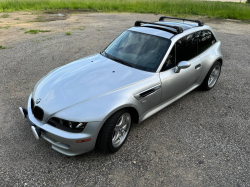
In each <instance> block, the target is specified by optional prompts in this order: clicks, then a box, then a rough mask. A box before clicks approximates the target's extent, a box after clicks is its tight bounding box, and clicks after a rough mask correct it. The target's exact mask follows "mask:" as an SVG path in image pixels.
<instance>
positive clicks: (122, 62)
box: [102, 51, 134, 67]
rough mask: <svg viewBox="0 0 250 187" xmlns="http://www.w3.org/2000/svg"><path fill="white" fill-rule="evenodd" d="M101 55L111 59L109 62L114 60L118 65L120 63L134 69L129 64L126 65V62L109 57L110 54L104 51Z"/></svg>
mask: <svg viewBox="0 0 250 187" xmlns="http://www.w3.org/2000/svg"><path fill="white" fill-rule="evenodd" d="M103 53H104V55H105V56H106V57H107V58H109V59H111V60H114V61H116V62H119V63H121V64H124V65H127V66H130V67H134V66H133V65H131V64H129V63H127V62H125V61H123V60H121V59H118V58H115V57H113V56H111V55H110V54H108V53H106V52H105V51H103V52H102V54H103Z"/></svg>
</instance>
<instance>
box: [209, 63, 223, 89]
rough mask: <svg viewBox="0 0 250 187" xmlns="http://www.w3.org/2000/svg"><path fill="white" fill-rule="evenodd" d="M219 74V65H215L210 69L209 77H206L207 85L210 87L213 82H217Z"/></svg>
mask: <svg viewBox="0 0 250 187" xmlns="http://www.w3.org/2000/svg"><path fill="white" fill-rule="evenodd" d="M219 76H220V66H219V65H217V66H215V67H214V69H213V70H212V71H211V74H210V76H209V79H208V87H210V88H212V87H213V86H214V85H215V83H216V82H217V80H218V78H219Z"/></svg>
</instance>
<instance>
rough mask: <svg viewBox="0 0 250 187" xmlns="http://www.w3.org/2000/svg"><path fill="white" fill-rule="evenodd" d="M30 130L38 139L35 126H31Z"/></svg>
mask: <svg viewBox="0 0 250 187" xmlns="http://www.w3.org/2000/svg"><path fill="white" fill-rule="evenodd" d="M31 131H32V132H33V135H34V136H35V138H36V139H37V140H39V139H40V137H39V135H38V134H37V131H36V127H35V126H31Z"/></svg>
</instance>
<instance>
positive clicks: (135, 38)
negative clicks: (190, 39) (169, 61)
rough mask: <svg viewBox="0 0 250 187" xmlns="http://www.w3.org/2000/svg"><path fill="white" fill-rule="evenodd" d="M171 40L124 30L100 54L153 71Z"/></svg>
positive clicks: (128, 64)
mask: <svg viewBox="0 0 250 187" xmlns="http://www.w3.org/2000/svg"><path fill="white" fill-rule="evenodd" d="M170 43H171V40H169V39H166V38H162V37H158V36H153V35H148V34H143V33H139V32H134V31H125V32H123V33H122V34H121V35H120V36H119V37H118V38H116V39H115V40H114V41H113V42H112V43H111V44H110V45H109V46H108V47H107V48H106V50H105V51H104V52H103V53H102V55H104V56H106V57H107V58H110V59H112V60H115V61H117V62H119V63H122V64H125V65H127V66H131V67H134V68H137V69H141V70H145V71H150V72H155V71H156V70H157V68H158V66H159V65H160V63H161V61H162V59H163V57H164V55H165V54H166V51H167V50H168V48H169V46H170Z"/></svg>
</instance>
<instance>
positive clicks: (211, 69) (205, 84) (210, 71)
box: [200, 61, 221, 91]
mask: <svg viewBox="0 0 250 187" xmlns="http://www.w3.org/2000/svg"><path fill="white" fill-rule="evenodd" d="M216 66H219V67H220V71H219V76H218V78H217V80H216V82H215V83H214V84H213V85H212V86H209V84H208V80H209V77H210V75H211V73H212V71H213V69H214V68H215V67H216ZM220 72H221V62H219V61H216V62H215V63H214V64H213V66H212V67H211V68H210V70H209V72H208V73H207V75H206V77H205V79H204V80H203V82H202V84H201V85H200V89H201V90H204V91H208V90H211V89H212V88H213V87H214V86H215V85H216V83H217V82H218V79H219V77H220Z"/></svg>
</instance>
